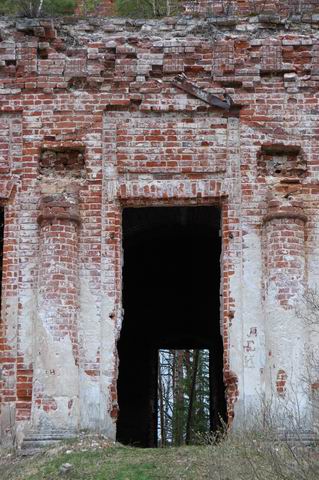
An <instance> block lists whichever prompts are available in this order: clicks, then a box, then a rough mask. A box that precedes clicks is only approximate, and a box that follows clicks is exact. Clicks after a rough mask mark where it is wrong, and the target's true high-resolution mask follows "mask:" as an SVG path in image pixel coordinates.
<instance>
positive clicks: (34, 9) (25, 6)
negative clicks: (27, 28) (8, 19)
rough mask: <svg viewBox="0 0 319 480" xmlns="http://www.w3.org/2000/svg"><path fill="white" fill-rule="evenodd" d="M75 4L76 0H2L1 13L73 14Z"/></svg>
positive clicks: (34, 14)
mask: <svg viewBox="0 0 319 480" xmlns="http://www.w3.org/2000/svg"><path fill="white" fill-rule="evenodd" d="M75 6H76V2H75V0H43V2H41V0H0V15H19V16H26V17H40V16H44V15H71V14H73V13H74V10H75Z"/></svg>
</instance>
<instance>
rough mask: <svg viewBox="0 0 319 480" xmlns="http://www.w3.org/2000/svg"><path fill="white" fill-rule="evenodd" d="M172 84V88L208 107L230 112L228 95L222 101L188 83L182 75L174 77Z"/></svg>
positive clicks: (230, 100) (230, 105) (230, 101)
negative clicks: (206, 104)
mask: <svg viewBox="0 0 319 480" xmlns="http://www.w3.org/2000/svg"><path fill="white" fill-rule="evenodd" d="M172 83H173V85H174V87H176V88H179V89H181V90H184V91H185V92H187V93H189V94H190V95H193V96H194V97H197V98H199V99H200V100H202V101H203V102H205V103H208V105H211V106H213V107H218V108H222V109H224V110H230V108H231V107H232V106H233V105H234V102H233V100H232V98H231V97H230V96H229V95H228V94H226V93H225V94H224V100H222V99H221V98H219V97H216V95H213V94H212V93H209V92H207V91H206V90H203V89H202V88H200V87H198V86H197V85H195V84H194V83H192V82H190V81H189V80H188V79H187V77H186V75H184V74H181V75H178V76H177V77H175V78H174V80H173V82H172Z"/></svg>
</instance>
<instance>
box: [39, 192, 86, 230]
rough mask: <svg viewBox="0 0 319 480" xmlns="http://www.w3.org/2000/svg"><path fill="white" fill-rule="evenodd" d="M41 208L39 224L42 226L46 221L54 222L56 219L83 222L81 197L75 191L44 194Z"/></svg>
mask: <svg viewBox="0 0 319 480" xmlns="http://www.w3.org/2000/svg"><path fill="white" fill-rule="evenodd" d="M39 210H40V211H39V215H38V224H39V225H40V226H41V225H43V223H44V222H45V221H48V222H50V223H52V222H54V221H55V220H68V221H70V222H75V223H76V224H78V225H80V223H81V217H80V210H79V198H78V194H77V193H75V192H72V193H66V192H64V193H55V194H52V195H44V196H43V197H41V199H40V203H39Z"/></svg>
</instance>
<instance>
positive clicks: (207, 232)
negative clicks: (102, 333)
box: [117, 206, 226, 447]
mask: <svg viewBox="0 0 319 480" xmlns="http://www.w3.org/2000/svg"><path fill="white" fill-rule="evenodd" d="M219 229H220V210H219V209H218V208H217V207H212V206H210V207H206V206H200V207H152V208H125V209H124V210H123V250H124V265H123V307H124V320H123V325H122V331H121V336H120V340H119V342H118V353H119V361H120V364H119V378H118V402H119V409H120V411H119V417H118V421H117V440H118V441H119V442H121V443H124V444H133V445H137V446H141V447H155V446H157V444H158V438H157V432H158V425H157V418H158V398H157V393H158V351H159V349H175V350H178V349H207V350H209V352H210V362H209V381H210V421H209V423H210V430H211V431H216V430H217V429H218V428H219V427H220V424H221V419H222V420H226V401H225V387H224V383H223V343H222V337H221V333H220V302H219V294H220V254H221V240H220V235H219Z"/></svg>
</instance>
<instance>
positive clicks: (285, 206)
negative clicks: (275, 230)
mask: <svg viewBox="0 0 319 480" xmlns="http://www.w3.org/2000/svg"><path fill="white" fill-rule="evenodd" d="M278 218H279V219H280V218H288V219H289V218H290V219H296V220H302V221H303V222H304V223H306V222H307V216H306V215H305V213H304V211H303V202H302V201H300V200H291V201H289V202H286V203H284V202H281V201H280V200H277V199H272V200H270V201H269V202H268V208H267V213H266V215H265V216H264V218H263V224H264V225H265V224H266V223H268V222H270V221H271V220H274V219H278Z"/></svg>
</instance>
